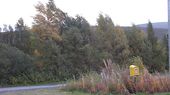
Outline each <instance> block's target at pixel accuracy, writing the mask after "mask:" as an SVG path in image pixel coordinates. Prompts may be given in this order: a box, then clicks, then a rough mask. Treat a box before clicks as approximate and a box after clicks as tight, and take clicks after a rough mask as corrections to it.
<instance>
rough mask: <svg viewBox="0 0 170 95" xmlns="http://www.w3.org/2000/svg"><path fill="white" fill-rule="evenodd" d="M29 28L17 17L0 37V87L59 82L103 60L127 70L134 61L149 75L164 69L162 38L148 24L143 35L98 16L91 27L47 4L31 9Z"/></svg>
mask: <svg viewBox="0 0 170 95" xmlns="http://www.w3.org/2000/svg"><path fill="white" fill-rule="evenodd" d="M35 8H36V10H37V14H36V15H35V16H34V17H33V19H34V22H33V25H32V27H31V28H29V27H27V26H26V25H25V24H24V21H23V19H22V18H20V19H19V20H18V22H17V23H16V26H15V29H13V28H12V27H11V26H8V25H5V26H4V27H3V31H4V32H1V33H0V86H3V85H16V84H34V83H40V82H56V81H65V80H67V79H70V78H73V77H75V78H78V77H79V75H80V74H82V73H87V72H90V71H97V72H100V69H101V68H102V67H103V61H102V60H103V59H111V60H112V61H113V62H114V63H116V64H119V65H120V66H128V65H129V64H130V59H131V58H134V57H140V58H141V59H142V61H143V64H144V65H145V66H146V67H147V68H148V70H149V71H150V72H155V71H158V72H164V71H165V70H166V69H167V67H168V66H167V63H168V59H167V57H168V54H167V53H168V52H167V37H166V36H165V37H164V39H157V38H156V37H155V36H154V31H153V27H152V23H151V22H149V23H148V27H147V32H143V31H142V30H140V29H138V28H137V27H136V26H135V25H133V26H132V27H130V28H129V29H128V30H124V29H123V28H121V27H119V26H115V25H114V23H113V21H112V19H111V18H110V17H109V16H107V15H106V16H105V15H103V14H99V17H98V18H97V25H96V26H91V25H90V24H89V23H88V22H87V21H86V19H85V18H83V17H81V16H76V17H75V18H73V17H70V16H68V15H67V14H66V13H65V12H63V11H62V10H60V9H59V8H57V7H56V6H55V4H54V1H53V0H49V2H48V3H46V4H42V3H39V4H37V5H36V7H35Z"/></svg>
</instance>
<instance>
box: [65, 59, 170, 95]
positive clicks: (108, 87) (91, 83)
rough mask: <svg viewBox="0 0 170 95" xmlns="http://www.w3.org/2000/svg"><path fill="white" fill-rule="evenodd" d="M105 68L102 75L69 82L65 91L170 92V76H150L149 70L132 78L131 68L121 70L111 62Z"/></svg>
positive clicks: (107, 62)
mask: <svg viewBox="0 0 170 95" xmlns="http://www.w3.org/2000/svg"><path fill="white" fill-rule="evenodd" d="M104 65H105V67H104V68H103V69H102V70H101V73H100V74H97V73H94V72H93V73H90V74H87V75H82V77H81V78H80V79H79V80H73V81H71V82H69V83H68V84H67V86H66V88H65V89H67V90H79V91H84V92H89V93H96V94H98V95H107V94H115V93H119V94H121V95H130V94H132V93H138V92H142V93H146V94H151V93H156V92H168V91H170V76H169V75H168V74H160V73H156V74H150V73H149V72H148V70H147V69H144V70H143V73H142V74H141V75H140V76H136V77H130V75H129V68H120V67H119V66H118V65H116V64H113V63H112V62H111V60H106V61H104Z"/></svg>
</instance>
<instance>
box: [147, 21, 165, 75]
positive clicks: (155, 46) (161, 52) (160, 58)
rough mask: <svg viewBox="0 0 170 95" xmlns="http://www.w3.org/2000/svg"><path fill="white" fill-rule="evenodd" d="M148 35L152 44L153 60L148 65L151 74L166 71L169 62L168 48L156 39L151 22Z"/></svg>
mask: <svg viewBox="0 0 170 95" xmlns="http://www.w3.org/2000/svg"><path fill="white" fill-rule="evenodd" d="M147 34H148V35H147V36H148V41H149V42H150V43H151V46H150V48H151V53H150V55H151V59H150V61H149V63H147V64H148V67H149V68H150V71H151V72H155V71H164V70H165V67H166V62H167V56H166V46H165V45H163V44H162V42H161V41H159V40H158V39H157V38H156V37H155V34H154V29H153V27H152V23H151V22H150V21H149V22H148V27H147Z"/></svg>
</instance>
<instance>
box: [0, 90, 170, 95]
mask: <svg viewBox="0 0 170 95" xmlns="http://www.w3.org/2000/svg"><path fill="white" fill-rule="evenodd" d="M0 95H95V94H88V93H84V92H79V91H74V92H65V91H60V90H56V89H39V90H26V91H15V92H6V93H0ZM110 95H113V94H110ZM132 95H151V94H144V93H138V94H132ZM152 95H170V93H157V94H152Z"/></svg>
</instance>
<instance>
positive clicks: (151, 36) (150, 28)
mask: <svg viewBox="0 0 170 95" xmlns="http://www.w3.org/2000/svg"><path fill="white" fill-rule="evenodd" d="M147 34H148V40H149V41H150V42H151V44H152V45H155V44H156V43H157V38H156V37H155V33H154V29H153V26H152V23H151V22H150V21H149V22H148V25H147Z"/></svg>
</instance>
